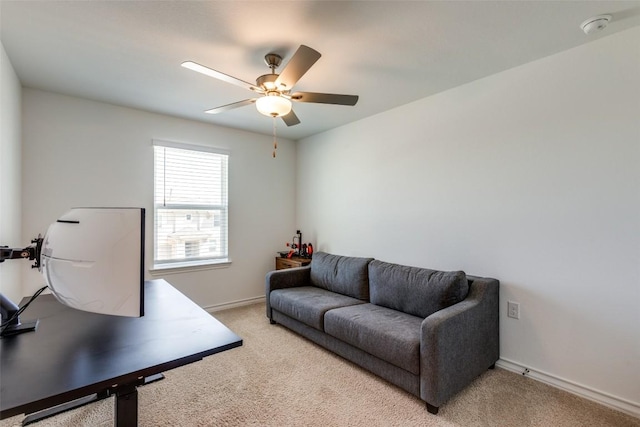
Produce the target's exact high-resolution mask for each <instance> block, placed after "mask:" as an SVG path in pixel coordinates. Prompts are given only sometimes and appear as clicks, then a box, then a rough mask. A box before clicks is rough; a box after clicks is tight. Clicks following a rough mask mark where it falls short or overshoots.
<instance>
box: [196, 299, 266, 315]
mask: <svg viewBox="0 0 640 427" xmlns="http://www.w3.org/2000/svg"><path fill="white" fill-rule="evenodd" d="M261 302H265V297H264V295H263V296H261V297H254V298H247V299H243V300H238V301H231V302H225V303H222V304H215V305H210V306H208V307H203V308H204V310H205V311H206V312H208V313H215V312H216V311H222V310H227V309H230V308H236V307H243V306H245V305H253V304H259V303H261Z"/></svg>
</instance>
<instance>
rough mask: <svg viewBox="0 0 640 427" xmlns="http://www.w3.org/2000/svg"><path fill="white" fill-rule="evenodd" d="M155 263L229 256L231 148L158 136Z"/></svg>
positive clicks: (190, 262) (175, 264)
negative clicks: (181, 141)
mask: <svg viewBox="0 0 640 427" xmlns="http://www.w3.org/2000/svg"><path fill="white" fill-rule="evenodd" d="M153 144H154V158H155V167H154V171H155V172H154V183H155V191H154V193H155V196H154V198H155V201H154V214H155V221H154V224H155V225H154V228H155V230H154V231H155V239H154V265H155V267H156V268H162V267H178V266H189V265H198V264H204V263H210V262H223V261H227V260H228V255H229V252H228V185H227V177H228V162H229V154H228V153H225V152H221V151H217V150H214V149H210V148H208V147H199V146H191V145H184V144H177V143H171V142H165V141H154V142H153Z"/></svg>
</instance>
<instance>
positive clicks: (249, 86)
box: [181, 61, 263, 93]
mask: <svg viewBox="0 0 640 427" xmlns="http://www.w3.org/2000/svg"><path fill="white" fill-rule="evenodd" d="M181 65H182V66H183V67H184V68H188V69H190V70H193V71H196V72H198V73H201V74H204V75H206V76H209V77H213V78H215V79H218V80H222V81H223V82H227V83H231V84H232V85H236V86H240V87H242V88H245V89H249V90H252V91H254V92H259V93H262V92H263V90H262V89H260V88H259V87H258V86H256V85H254V84H251V83H248V82H245V81H244V80H240V79H236V78H235V77H232V76H229V75H227V74H224V73H221V72H220V71H216V70H213V69H211V68H209V67H205V66H204V65H200V64H198V63H195V62H192V61H186V62H183V63H182V64H181Z"/></svg>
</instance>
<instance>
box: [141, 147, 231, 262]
mask: <svg viewBox="0 0 640 427" xmlns="http://www.w3.org/2000/svg"><path fill="white" fill-rule="evenodd" d="M152 145H153V149H154V150H153V159H154V160H153V264H152V265H153V268H151V269H149V271H150V273H154V272H162V273H167V272H171V271H175V272H179V271H184V270H185V269H193V270H200V269H206V268H218V267H225V266H228V265H230V264H231V258H230V256H229V163H230V160H231V153H230V151H229V150H225V149H221V148H217V147H212V146H205V145H195V144H186V143H181V142H172V141H166V140H159V139H153V140H152ZM158 147H164V148H174V149H180V150H187V151H195V152H203V153H212V154H218V155H222V156H226V161H225V162H224V165H223V170H222V175H221V181H222V182H221V186H223V188H224V191H223V196H222V204H215V205H214V204H184V203H170V204H167V203H165V202H162V203H157V202H156V200H157V198H156V196H157V194H156V191H157V185H156V184H157V183H156V180H157V178H158V177H157V170H156V166H157V163H156V148H158ZM162 210H185V211H186V210H189V211H194V210H219V211H221V212H223V216H226V226H223V230H224V233H225V235H226V236H225V238H224V239H221V240H222V241H221V242H218V246H220V245H223V246H224V251H223V255H221V256H219V257H211V256H204V257H201V258H175V259H170V260H158V259H157V258H158V256H157V254H158V240H159V239H158V218H159V212H161V211H162ZM214 221H215V220H214ZM225 253H226V255H225Z"/></svg>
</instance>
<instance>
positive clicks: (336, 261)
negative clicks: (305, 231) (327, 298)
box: [311, 252, 373, 301]
mask: <svg viewBox="0 0 640 427" xmlns="http://www.w3.org/2000/svg"><path fill="white" fill-rule="evenodd" d="M371 260H373V258H358V257H346V256H340V255H331V254H328V253H325V252H316V253H314V254H313V259H312V260H311V284H312V285H313V286H317V287H319V288H323V289H327V290H329V291H332V292H337V293H339V294H342V295H348V296H350V297H353V298H358V299H360V300H363V301H369V270H368V268H367V267H368V265H369V262H371Z"/></svg>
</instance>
